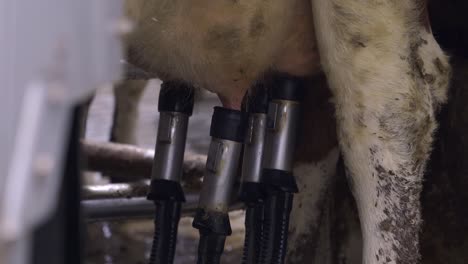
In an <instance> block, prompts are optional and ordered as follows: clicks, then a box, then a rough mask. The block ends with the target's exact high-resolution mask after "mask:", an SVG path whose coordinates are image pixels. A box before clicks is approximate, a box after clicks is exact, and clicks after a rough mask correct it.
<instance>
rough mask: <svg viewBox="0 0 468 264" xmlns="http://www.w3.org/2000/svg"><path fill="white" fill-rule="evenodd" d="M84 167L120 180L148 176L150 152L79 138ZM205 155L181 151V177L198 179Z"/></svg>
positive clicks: (203, 166)
mask: <svg viewBox="0 0 468 264" xmlns="http://www.w3.org/2000/svg"><path fill="white" fill-rule="evenodd" d="M81 149H82V151H83V156H84V164H83V165H84V169H85V170H88V171H99V172H102V173H104V174H105V175H108V176H110V177H112V178H114V179H118V180H120V181H124V182H130V181H137V180H141V179H149V178H150V176H151V168H152V166H153V158H154V151H153V150H149V149H144V148H139V147H135V146H132V145H126V144H118V143H110V142H95V141H89V140H82V141H81ZM205 163H206V155H199V154H193V153H185V156H184V165H183V169H182V171H183V176H182V179H184V180H188V179H193V178H202V177H203V172H204V169H205Z"/></svg>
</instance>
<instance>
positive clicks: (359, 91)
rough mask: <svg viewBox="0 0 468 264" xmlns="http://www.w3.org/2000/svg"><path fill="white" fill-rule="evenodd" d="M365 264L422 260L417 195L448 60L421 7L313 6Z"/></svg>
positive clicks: (386, 3) (372, 1)
mask: <svg viewBox="0 0 468 264" xmlns="http://www.w3.org/2000/svg"><path fill="white" fill-rule="evenodd" d="M312 5H313V13H314V20H315V21H314V22H315V27H316V32H317V38H318V44H319V50H320V56H321V62H322V66H323V68H324V71H325V73H326V75H327V78H328V81H329V85H330V88H331V89H332V93H333V95H334V101H335V106H336V116H337V123H338V137H339V143H340V147H341V150H342V152H343V154H344V158H345V166H346V168H347V175H348V178H349V181H350V185H351V188H352V190H353V193H354V196H355V198H356V202H357V205H358V209H359V215H360V219H361V225H362V231H363V240H364V241H363V242H364V249H363V250H364V251H363V258H364V263H367V264H370V263H400V264H403V263H404V264H415V263H419V261H420V254H419V232H420V228H421V206H420V201H419V198H420V192H421V189H422V178H423V173H424V169H425V165H426V161H427V159H428V154H429V152H430V150H431V143H432V134H433V132H434V130H435V128H436V122H435V119H434V109H435V106H437V105H438V104H439V103H441V102H443V101H444V100H445V94H446V88H447V85H448V79H449V72H450V70H449V66H448V62H447V58H446V57H445V56H444V54H443V52H442V51H441V50H440V48H439V46H438V44H437V43H436V42H435V40H434V38H433V36H432V34H431V33H430V29H429V27H428V26H427V23H426V22H425V18H426V16H425V14H424V10H425V8H424V3H423V1H421V0H418V1H416V0H409V1H396V0H359V1H357V0H313V1H312Z"/></svg>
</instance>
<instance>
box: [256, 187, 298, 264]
mask: <svg viewBox="0 0 468 264" xmlns="http://www.w3.org/2000/svg"><path fill="white" fill-rule="evenodd" d="M292 203H293V194H292V193H290V192H285V191H279V190H278V191H275V192H272V193H269V194H268V195H267V198H266V201H265V212H264V220H263V239H262V246H261V253H260V262H259V263H261V264H283V263H284V260H285V258H286V253H287V252H286V250H287V245H288V228H289V216H290V213H291V209H292Z"/></svg>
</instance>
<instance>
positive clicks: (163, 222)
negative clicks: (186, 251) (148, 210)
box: [149, 200, 181, 264]
mask: <svg viewBox="0 0 468 264" xmlns="http://www.w3.org/2000/svg"><path fill="white" fill-rule="evenodd" d="M155 205H156V210H155V217H154V237H153V245H152V247H151V255H150V261H149V264H171V263H173V262H174V255H175V248H176V242H177V228H178V225H179V220H180V211H181V203H180V202H178V201H175V200H167V201H161V200H159V201H155Z"/></svg>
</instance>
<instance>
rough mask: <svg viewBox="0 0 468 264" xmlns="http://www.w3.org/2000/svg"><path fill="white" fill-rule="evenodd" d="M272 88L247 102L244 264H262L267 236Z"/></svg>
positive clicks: (253, 93) (255, 91)
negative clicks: (266, 156)
mask: <svg viewBox="0 0 468 264" xmlns="http://www.w3.org/2000/svg"><path fill="white" fill-rule="evenodd" d="M268 101H269V100H268V88H267V87H266V85H265V83H264V82H261V83H258V84H257V85H256V86H254V87H253V88H251V89H250V91H249V93H248V94H247V95H246V97H245V98H244V102H245V104H243V105H244V106H245V109H244V110H245V111H246V112H248V115H249V117H248V126H247V132H246V137H245V141H244V156H243V162H242V182H241V189H240V194H239V198H240V200H241V201H242V202H244V204H245V206H246V213H245V240H244V253H243V258H242V263H244V264H254V263H258V261H259V257H260V246H261V239H262V232H263V226H262V224H261V223H262V222H263V200H264V192H263V191H264V186H263V183H262V181H261V174H262V158H263V148H264V141H265V129H266V124H267V111H268Z"/></svg>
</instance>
